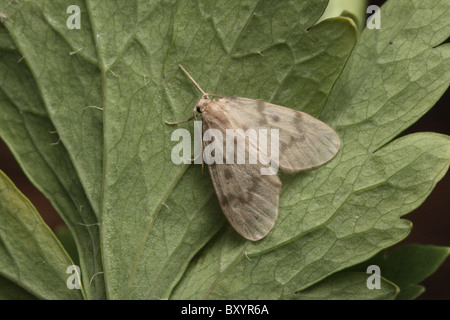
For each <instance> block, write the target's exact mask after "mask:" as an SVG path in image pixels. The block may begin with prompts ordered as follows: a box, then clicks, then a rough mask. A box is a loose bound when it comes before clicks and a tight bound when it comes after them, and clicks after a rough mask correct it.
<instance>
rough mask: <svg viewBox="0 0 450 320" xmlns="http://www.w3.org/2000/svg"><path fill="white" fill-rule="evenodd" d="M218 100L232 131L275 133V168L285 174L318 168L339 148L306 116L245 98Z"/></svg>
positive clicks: (319, 123) (335, 139)
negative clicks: (277, 166)
mask: <svg viewBox="0 0 450 320" xmlns="http://www.w3.org/2000/svg"><path fill="white" fill-rule="evenodd" d="M220 100H223V101H222V103H223V104H224V105H225V109H226V110H227V117H228V119H229V121H230V123H231V126H233V127H237V128H243V129H244V130H245V128H252V129H255V130H258V129H260V128H267V129H279V147H280V150H279V167H280V169H281V171H283V172H285V173H295V172H299V171H303V170H307V169H311V168H315V167H317V166H320V165H321V164H323V163H325V162H327V161H329V160H330V159H332V158H333V157H334V155H335V154H336V153H337V152H338V150H339V148H340V140H339V136H338V135H337V134H336V132H335V131H334V130H333V129H331V128H330V127H329V126H328V125H327V124H325V123H324V122H322V121H320V120H318V119H316V118H314V117H313V116H311V115H309V114H307V113H304V112H301V111H297V110H293V109H290V108H286V107H282V106H279V105H275V104H271V103H268V102H264V101H261V100H254V99H248V98H241V97H224V98H222V99H220ZM268 142H269V143H270V139H269V141H268ZM267 150H270V146H269V147H268V149H267Z"/></svg>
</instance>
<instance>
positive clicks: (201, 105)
mask: <svg viewBox="0 0 450 320" xmlns="http://www.w3.org/2000/svg"><path fill="white" fill-rule="evenodd" d="M209 102H210V101H209V99H208V96H207V95H204V96H203V97H201V98H200V99H198V101H197V103H196V104H195V108H194V112H197V113H202V112H203V110H205V108H206V107H207V106H208V105H209Z"/></svg>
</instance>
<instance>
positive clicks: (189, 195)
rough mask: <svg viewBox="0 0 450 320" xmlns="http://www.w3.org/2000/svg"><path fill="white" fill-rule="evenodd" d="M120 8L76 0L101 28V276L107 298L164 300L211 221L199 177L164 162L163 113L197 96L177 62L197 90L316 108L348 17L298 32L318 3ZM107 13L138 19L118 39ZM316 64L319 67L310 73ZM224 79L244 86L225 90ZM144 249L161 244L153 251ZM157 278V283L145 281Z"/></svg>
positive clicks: (337, 60) (176, 112)
mask: <svg viewBox="0 0 450 320" xmlns="http://www.w3.org/2000/svg"><path fill="white" fill-rule="evenodd" d="M132 7H133V5H132V4H130V6H129V7H128V8H127V10H116V9H115V8H114V7H111V6H110V4H109V3H108V4H107V3H106V2H104V3H97V2H95V4H94V3H91V2H88V8H90V9H91V11H90V15H91V18H92V22H93V30H94V33H95V34H99V35H101V36H100V37H96V41H97V46H98V48H99V56H100V57H101V58H100V59H99V60H100V61H101V62H103V65H102V72H103V77H104V80H103V83H104V88H103V90H104V97H105V110H104V117H105V118H104V119H105V123H104V128H105V176H106V179H105V184H104V192H105V197H104V203H103V205H104V207H103V208H104V212H103V216H102V217H103V228H102V233H103V245H104V263H105V270H106V280H107V286H108V289H109V294H110V297H112V298H123V297H126V298H138V297H139V298H143V297H146V298H149V297H154V298H167V297H168V296H169V295H170V292H171V290H172V288H173V287H174V285H175V284H176V283H177V282H178V280H179V278H180V277H181V275H182V274H183V272H184V270H185V268H186V265H187V263H188V262H189V260H190V259H191V258H192V257H193V255H194V254H195V253H196V252H197V251H198V250H199V249H200V248H201V247H202V246H203V245H204V244H205V243H207V242H208V241H209V239H210V238H211V237H212V236H213V235H214V233H215V232H216V231H217V230H218V228H219V227H220V226H221V225H222V224H223V217H222V216H221V214H220V209H219V207H218V205H217V200H216V199H215V196H214V194H213V193H212V188H211V182H210V180H209V178H208V177H207V176H206V174H205V175H203V176H202V175H201V174H199V170H198V168H189V169H187V168H186V167H182V166H178V167H176V166H173V165H172V164H171V161H170V152H171V145H172V144H170V143H169V142H168V141H169V139H170V134H171V132H172V130H173V128H171V127H168V126H166V125H165V124H164V120H165V119H176V118H181V117H184V116H185V115H186V111H187V110H188V109H187V106H192V104H193V102H194V99H195V98H196V97H198V95H197V93H196V92H195V91H193V87H192V85H191V84H190V83H189V82H188V81H187V79H186V77H185V76H184V75H183V74H182V73H181V72H180V70H179V69H178V68H177V65H178V64H179V63H182V64H183V65H184V66H185V67H186V68H188V70H190V71H191V72H192V75H193V76H194V77H195V78H197V79H201V85H202V86H204V87H205V88H207V89H208V90H209V91H211V90H215V92H217V93H221V94H229V95H231V94H235V95H240V96H247V97H253V98H261V99H265V100H273V101H278V102H283V103H285V105H288V106H291V107H296V108H301V107H302V106H303V108H304V109H308V107H309V108H313V109H310V110H309V111H310V112H313V111H314V110H315V112H316V113H317V109H320V108H321V107H322V106H323V105H324V103H325V100H326V92H329V91H330V90H331V88H332V86H333V83H334V81H335V79H336V77H337V76H338V75H339V73H340V72H341V70H342V67H343V65H344V64H345V61H346V59H347V57H348V54H349V53H350V51H351V49H352V48H353V45H354V40H355V29H354V26H353V24H352V22H351V21H349V20H348V19H333V20H330V21H327V22H325V23H323V24H321V25H319V26H317V27H315V28H313V29H312V30H311V31H308V30H307V28H308V27H310V26H312V25H313V24H314V22H315V21H316V20H317V18H318V17H319V16H320V14H321V13H322V12H323V10H324V7H325V1H318V2H315V3H314V4H313V5H311V4H308V5H307V3H306V2H303V3H299V2H295V3H293V2H280V3H279V4H277V5H276V6H273V3H269V2H262V3H260V4H257V3H255V2H252V1H248V2H242V3H240V4H236V5H232V6H230V5H229V3H225V2H220V1H219V2H215V3H214V6H212V5H211V3H210V2H207V1H204V2H201V3H199V4H195V3H191V2H177V3H176V4H175V2H174V3H165V2H161V3H157V4H154V5H153V6H152V7H151V8H146V7H144V8H141V7H140V8H139V9H142V12H139V14H138V13H136V12H135V10H132V9H131V8H132ZM287 12H289V14H286V13H287ZM219 13H220V14H219ZM133 14H135V15H133ZM112 16H113V17H114V20H117V21H125V20H126V21H139V22H140V23H139V27H136V26H135V27H133V28H131V27H130V28H131V29H132V30H133V32H134V34H132V35H128V38H127V41H123V39H122V38H121V32H122V31H121V30H115V29H111V28H114V27H115V26H117V27H118V28H120V27H121V25H120V24H117V25H115V26H112V25H111V24H107V23H106V21H105V19H111V17H112ZM223 16H230V17H233V21H227V20H226V19H225V20H224V19H223V18H222V17H223ZM140 17H143V18H142V20H140ZM299 17H303V19H300V18H299ZM267 19H271V21H272V23H273V28H269V27H268V25H267V24H266V23H264V22H265V21H266V20H267ZM281 21H283V22H281ZM188 22H189V23H188ZM133 23H135V22H133ZM186 26H188V27H186ZM106 29H107V30H108V32H107V31H106ZM336 30H337V32H336ZM253 35H256V37H254V36H253ZM268 35H270V37H272V38H269V41H267V36H268ZM111 37H112V38H111ZM314 45H315V48H314ZM331 47H334V48H336V50H335V51H334V53H333V55H332V57H331V58H330V56H329V54H328V50H329V48H331ZM184 56H185V57H186V58H185V59H184V58H183V57H184ZM111 57H114V58H115V60H113V61H111ZM325 60H327V61H328V62H329V63H330V68H327V69H323V68H322V67H323V64H324V63H325ZM274 70H276V71H274ZM200 75H201V76H200ZM312 75H314V76H313V77H314V79H308V77H311V76H312ZM236 79H239V83H241V84H245V85H244V86H241V85H240V86H236V85H235V84H237V82H236ZM301 92H303V94H300V93H301ZM307 106H308V107H307ZM189 108H191V107H189ZM123 190H128V192H125V193H124V192H123ZM164 204H165V205H167V207H168V208H169V209H168V208H167V207H166V206H165V205H164ZM189 208H191V209H190V210H189ZM199 225H202V226H204V227H203V228H198V227H197V226H199ZM162 226H164V227H163V230H161V228H162ZM205 235H206V236H205ZM130 242H132V243H135V244H136V245H135V246H133V247H130V246H129V243H130ZM155 248H164V249H163V250H162V252H158V251H156V253H157V254H156V253H155ZM180 250H182V251H183V257H184V258H183V260H180V258H179V255H178V252H179V251H180ZM130 261H131V266H132V267H131V268H129V267H126V266H129V265H130ZM168 266H170V268H169V267H168ZM163 273H167V274H168V275H167V277H165V278H164V283H161V284H159V285H158V286H157V285H155V284H154V283H155V282H156V281H157V282H158V283H160V282H161V279H162V277H161V274H163ZM135 288H138V289H139V290H137V289H135ZM155 288H157V289H155Z"/></svg>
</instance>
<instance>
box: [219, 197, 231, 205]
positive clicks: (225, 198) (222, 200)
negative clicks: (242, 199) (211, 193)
mask: <svg viewBox="0 0 450 320" xmlns="http://www.w3.org/2000/svg"><path fill="white" fill-rule="evenodd" d="M219 202H220V205H221V206H224V207H227V206H228V205H230V203H229V200H228V198H227V197H222V198H219Z"/></svg>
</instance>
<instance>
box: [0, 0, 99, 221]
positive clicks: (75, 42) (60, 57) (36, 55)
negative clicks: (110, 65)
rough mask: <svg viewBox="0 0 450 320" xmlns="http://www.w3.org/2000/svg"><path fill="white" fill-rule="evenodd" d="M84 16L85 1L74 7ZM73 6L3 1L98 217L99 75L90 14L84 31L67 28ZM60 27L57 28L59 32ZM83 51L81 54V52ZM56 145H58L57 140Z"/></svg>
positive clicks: (13, 34)
mask: <svg viewBox="0 0 450 320" xmlns="http://www.w3.org/2000/svg"><path fill="white" fill-rule="evenodd" d="M70 4H72V5H78V6H79V7H80V9H81V11H82V12H86V9H85V6H84V2H83V1H80V0H78V1H71V2H70ZM68 5H69V4H68V3H67V2H66V3H65V2H62V1H61V2H59V4H54V3H53V1H37V2H36V1H29V0H27V1H20V2H13V3H11V1H8V0H1V1H0V10H2V11H3V12H5V13H6V14H7V15H8V18H7V19H6V20H5V23H4V24H5V26H6V28H7V29H8V31H9V33H10V35H11V37H12V38H13V40H14V43H15V44H16V46H17V48H18V49H19V51H20V52H21V54H22V55H23V56H24V57H25V59H26V62H27V64H28V66H29V68H30V71H31V73H32V74H33V77H34V78H35V79H37V81H36V85H37V87H38V89H39V94H40V96H41V98H42V102H43V103H44V105H45V109H46V111H47V114H48V117H49V118H50V120H51V121H52V123H53V125H54V128H55V129H56V132H57V134H58V136H59V137H60V138H61V141H62V142H63V144H64V146H65V148H66V149H67V152H68V154H69V156H70V158H71V160H72V162H73V165H74V167H75V169H76V170H77V173H78V178H79V179H80V181H81V184H82V185H83V187H84V189H85V192H86V195H87V197H88V199H89V201H90V203H91V206H92V208H93V209H94V212H96V214H97V216H98V214H99V212H100V203H101V190H102V186H101V185H102V164H103V162H102V161H103V155H102V151H103V132H102V113H101V111H99V110H98V109H97V108H93V107H100V106H101V105H102V99H101V77H100V70H99V69H98V67H97V65H96V64H94V62H95V60H96V59H95V57H94V52H95V47H92V48H90V47H89V46H93V40H86V39H87V38H89V37H90V38H91V39H92V33H91V31H90V28H89V20H88V17H87V15H86V14H82V17H83V19H82V23H83V26H84V28H82V29H80V31H78V30H76V29H75V30H76V31H75V32H73V31H74V30H70V29H68V28H67V27H66V19H67V18H68V17H69V14H65V12H66V8H67V6H68ZM55 25H57V26H58V27H55ZM81 48H82V49H83V50H81V51H80V49H81ZM56 140H57V139H56Z"/></svg>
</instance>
